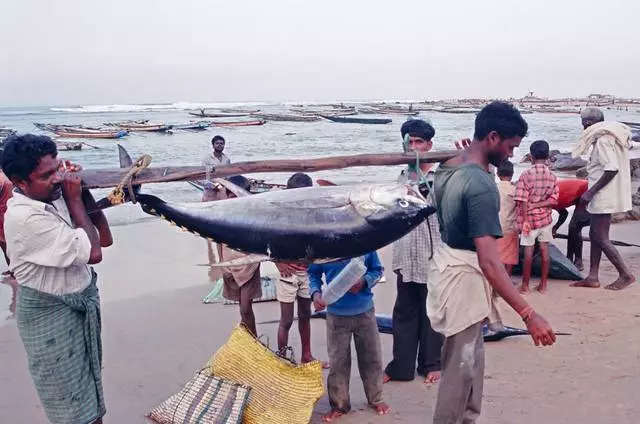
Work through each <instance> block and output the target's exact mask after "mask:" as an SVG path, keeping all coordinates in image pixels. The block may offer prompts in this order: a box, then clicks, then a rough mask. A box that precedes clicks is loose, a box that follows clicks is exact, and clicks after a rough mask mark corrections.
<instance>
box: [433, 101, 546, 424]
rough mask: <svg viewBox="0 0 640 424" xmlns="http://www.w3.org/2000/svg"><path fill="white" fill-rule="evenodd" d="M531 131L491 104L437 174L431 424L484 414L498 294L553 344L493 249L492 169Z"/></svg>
mask: <svg viewBox="0 0 640 424" xmlns="http://www.w3.org/2000/svg"><path fill="white" fill-rule="evenodd" d="M527 130H528V126H527V123H526V121H525V120H524V119H523V118H522V116H521V115H520V112H519V111H518V110H517V109H515V108H514V107H513V106H511V105H510V104H508V103H504V102H493V103H491V104H489V105H487V106H485V107H484V108H483V109H482V110H481V111H480V112H479V113H478V115H477V117H476V121H475V132H474V137H473V142H472V143H471V144H470V145H469V147H468V148H467V149H465V150H464V151H463V152H462V153H461V154H459V155H458V156H456V157H454V158H453V159H451V160H449V161H447V162H445V163H444V164H442V165H440V167H439V168H438V170H437V171H436V173H435V180H434V193H435V199H436V202H437V206H438V212H437V216H438V222H439V224H440V233H441V236H442V241H443V244H442V246H441V247H440V249H438V250H437V251H436V252H435V253H434V257H433V260H432V268H431V270H432V273H433V274H432V275H433V278H430V279H429V282H428V294H427V313H428V315H429V319H430V320H431V325H432V326H433V329H434V330H435V331H437V332H439V333H442V334H443V335H444V336H445V342H444V345H443V347H442V377H441V378H442V379H441V382H440V387H439V389H438V400H437V403H436V408H435V412H434V419H433V422H434V424H452V423H461V422H464V423H466V424H471V423H474V422H475V421H476V419H477V417H478V416H479V415H480V406H481V402H482V385H483V378H484V346H483V337H482V326H483V324H484V322H485V321H486V319H487V317H488V316H489V314H490V310H491V296H492V294H493V290H495V291H496V292H497V293H498V294H499V295H500V296H502V298H503V299H504V300H505V301H506V302H507V303H508V304H509V305H510V306H511V307H512V308H513V309H514V310H515V311H516V312H518V314H519V315H520V316H521V317H522V319H523V320H524V322H525V324H526V326H527V329H528V330H529V332H530V333H531V337H532V338H533V341H534V343H535V344H536V346H538V345H540V344H542V345H543V346H549V345H552V344H553V343H554V342H555V334H554V332H553V330H552V329H551V327H550V326H549V324H548V323H547V321H545V319H544V318H542V317H541V316H540V315H538V314H536V313H535V311H534V310H533V308H532V307H531V306H529V305H528V304H527V302H526V301H525V300H524V298H523V297H522V296H521V295H520V294H519V293H518V291H517V289H516V288H515V287H514V286H513V283H512V282H511V279H510V278H509V276H508V275H507V273H506V271H505V268H504V266H503V265H502V263H501V261H500V255H499V253H498V247H497V243H496V238H499V237H502V230H501V228H500V218H499V211H500V196H499V194H498V190H497V186H496V184H495V182H494V180H493V177H492V175H491V174H490V173H489V171H488V168H489V165H494V166H496V167H498V166H499V165H500V164H501V163H502V161H504V160H506V159H508V158H509V157H511V156H513V149H514V148H515V147H517V146H519V145H520V142H521V140H522V138H523V137H524V136H525V135H526V134H527Z"/></svg>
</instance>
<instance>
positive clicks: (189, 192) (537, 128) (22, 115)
mask: <svg viewBox="0 0 640 424" xmlns="http://www.w3.org/2000/svg"><path fill="white" fill-rule="evenodd" d="M200 107H205V108H209V109H212V110H213V109H216V108H224V107H246V108H249V109H261V110H262V111H263V112H265V113H278V112H282V113H287V112H288V108H289V107H290V106H289V105H287V104H262V103H250V104H249V103H246V104H243V103H233V104H232V103H228V104H213V103H210V104H192V103H186V102H183V103H173V104H160V105H90V106H72V107H34V108H4V109H0V127H9V128H13V129H15V130H17V131H19V132H21V133H25V132H32V133H43V134H48V135H51V134H49V133H45V132H42V131H40V130H38V129H37V128H35V126H34V125H33V123H34V122H42V123H53V124H71V125H79V124H82V125H89V126H90V125H102V124H103V123H105V122H117V121H123V120H130V119H149V120H150V121H152V122H162V123H166V124H179V123H186V122H189V121H190V120H198V118H197V117H194V116H191V115H189V114H188V110H194V109H198V108H200ZM366 116H367V117H374V116H375V115H366ZM523 116H524V117H525V119H526V120H527V122H528V124H529V135H528V137H527V138H525V140H524V141H523V143H522V144H521V146H520V147H519V148H518V149H517V150H516V151H515V153H514V158H513V161H514V163H518V162H519V161H520V159H521V158H522V156H524V154H525V153H527V152H528V148H529V144H530V143H531V142H532V141H534V140H538V139H544V140H547V141H548V142H549V143H550V145H551V147H552V148H555V149H559V150H561V151H569V150H570V149H571V147H572V146H573V144H574V143H575V140H576V139H577V138H578V136H579V134H580V132H581V129H582V128H581V125H580V118H579V116H578V115H576V114H546V113H533V114H525V115H523ZM385 117H388V118H391V119H393V122H392V123H391V124H388V125H359V124H339V123H334V122H329V121H318V122H268V123H267V124H265V125H263V126H255V127H238V128H210V129H207V130H205V131H198V132H189V131H175V132H174V133H173V134H163V133H130V134H129V135H128V136H126V137H124V138H122V139H119V140H118V141H117V142H118V143H120V144H121V145H122V146H124V147H125V148H126V149H127V151H128V152H129V154H130V155H131V157H132V158H134V160H135V158H137V157H138V156H139V155H141V154H150V155H151V156H152V158H153V161H152V165H151V166H158V165H199V164H200V163H201V160H202V158H203V157H204V156H205V155H207V154H209V153H210V150H211V144H210V140H211V138H212V137H213V136H214V135H216V134H220V135H222V136H224V137H225V139H226V148H225V153H226V154H227V155H229V156H230V157H231V160H232V161H233V162H240V161H245V160H261V159H285V158H286V159H297V158H299V159H309V158H318V157H326V156H337V155H353V154H362V153H386V152H388V153H392V152H400V151H402V140H401V138H400V126H401V125H402V123H403V122H404V121H405V120H406V119H407V118H406V117H405V116H400V115H387V116H385ZM418 117H419V118H422V119H428V120H429V121H430V122H431V123H432V124H433V126H434V127H435V129H436V136H435V138H434V150H448V149H452V148H453V142H454V141H456V140H460V139H461V138H465V137H469V138H470V137H471V136H472V134H473V123H474V118H475V115H473V114H444V113H435V112H422V113H421V114H420V115H419V116H418ZM606 118H607V119H617V120H628V121H640V113H638V111H628V112H624V111H614V110H609V111H606ZM238 119H245V118H238ZM80 140H83V141H86V142H87V143H89V144H91V145H93V146H96V147H98V149H92V148H90V147H88V146H83V150H81V151H68V152H67V151H63V152H60V156H61V157H64V158H68V159H71V160H73V161H75V162H77V163H80V164H81V165H83V166H84V167H85V168H105V167H117V166H118V152H117V147H116V141H115V140H100V139H60V141H80ZM525 166H526V165H520V166H518V167H517V171H516V172H521V170H522V169H524V168H525ZM402 168H403V167H402V166H383V167H358V168H347V169H342V170H330V171H321V172H315V173H313V174H311V175H312V177H313V178H314V179H317V178H325V179H329V180H331V181H334V182H336V183H339V184H346V183H355V182H380V181H387V180H389V181H390V180H393V179H395V178H396V176H397V175H398V172H400V170H401V169H402ZM289 175H290V173H286V174H283V173H262V174H251V175H249V176H251V177H254V178H260V179H265V180H267V181H269V182H276V183H284V182H285V181H286V179H287V178H288V177H289ZM143 189H144V190H145V191H146V192H149V193H153V194H156V195H159V196H161V197H163V198H165V199H167V200H172V201H199V200H200V197H201V193H200V192H199V191H198V190H196V189H195V188H193V187H192V186H190V185H189V184H187V183H184V182H180V183H164V184H151V185H148V186H145V187H144V188H143ZM107 192H108V191H107V190H96V192H95V195H96V196H97V197H98V196H101V195H104V194H106V193H107ZM108 215H109V218H110V219H111V220H112V223H113V224H114V225H118V224H126V223H132V222H135V221H138V220H140V219H143V218H144V217H145V215H144V214H143V213H142V212H140V208H138V207H137V206H135V205H125V206H118V207H115V208H112V209H110V210H109V212H108Z"/></svg>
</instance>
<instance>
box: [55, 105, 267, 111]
mask: <svg viewBox="0 0 640 424" xmlns="http://www.w3.org/2000/svg"><path fill="white" fill-rule="evenodd" d="M267 104H268V103H263V102H235V103H191V102H175V103H164V104H162V103H161V104H124V105H87V106H74V107H52V108H51V109H50V110H51V111H52V112H66V113H111V112H113V113H116V112H154V111H166V110H198V109H202V108H204V109H218V108H234V107H243V106H251V107H254V106H264V105H267Z"/></svg>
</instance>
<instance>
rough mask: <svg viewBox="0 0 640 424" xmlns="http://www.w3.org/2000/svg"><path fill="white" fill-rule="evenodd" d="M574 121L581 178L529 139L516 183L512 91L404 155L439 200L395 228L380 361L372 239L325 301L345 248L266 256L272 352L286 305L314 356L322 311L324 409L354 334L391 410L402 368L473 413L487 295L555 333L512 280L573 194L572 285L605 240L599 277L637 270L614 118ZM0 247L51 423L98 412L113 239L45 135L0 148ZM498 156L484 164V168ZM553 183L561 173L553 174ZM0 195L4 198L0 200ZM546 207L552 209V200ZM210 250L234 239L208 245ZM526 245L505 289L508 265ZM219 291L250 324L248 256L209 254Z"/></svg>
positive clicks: (344, 405) (443, 400) (418, 135)
mask: <svg viewBox="0 0 640 424" xmlns="http://www.w3.org/2000/svg"><path fill="white" fill-rule="evenodd" d="M581 117H582V124H583V127H584V132H583V134H582V136H581V138H580V140H579V142H578V146H577V147H576V150H575V151H574V154H575V155H582V154H585V153H586V152H587V151H588V150H589V149H590V150H591V153H590V155H591V156H590V159H589V166H588V172H589V180H588V182H586V183H583V182H578V183H575V182H574V183H566V182H565V180H559V179H558V178H557V177H556V176H555V175H554V174H553V172H552V171H551V170H550V169H549V167H548V166H547V161H548V158H549V144H548V143H547V142H546V141H544V140H537V141H534V142H533V143H532V144H531V145H530V153H531V157H532V165H531V167H530V168H529V169H527V170H526V171H525V172H523V173H522V174H521V175H520V177H519V178H518V180H517V181H516V182H515V183H514V181H513V176H514V166H513V163H511V162H510V161H509V160H508V159H509V158H510V157H512V156H513V150H514V148H516V147H518V146H519V145H520V143H521V141H522V139H523V138H524V137H525V136H526V135H527V132H528V124H527V122H526V121H525V120H524V119H523V117H522V116H521V115H520V113H519V112H518V110H517V109H516V108H514V107H513V106H512V105H510V104H508V103H504V102H493V103H490V104H489V105H487V106H485V107H484V108H483V109H482V110H481V111H480V112H479V113H478V114H477V116H476V119H475V128H474V135H473V140H463V141H462V143H459V144H458V146H459V148H460V153H459V154H458V155H457V156H455V157H453V158H452V159H450V160H448V161H446V162H444V163H440V164H436V165H431V164H427V163H422V164H420V165H418V166H416V165H411V166H408V167H407V169H406V170H404V171H403V172H402V173H401V175H400V176H399V181H401V182H411V183H414V184H417V185H418V186H419V187H420V188H421V192H422V193H423V194H424V196H425V198H426V199H427V201H428V202H431V203H432V205H434V206H436V209H437V212H436V213H435V214H434V215H432V216H430V217H428V218H427V219H426V220H425V221H424V222H423V223H422V224H420V225H419V226H418V227H416V228H415V229H413V230H412V231H411V232H410V233H408V234H407V235H405V236H404V237H402V238H401V239H399V240H397V241H396V242H395V243H393V246H392V250H393V252H392V255H393V259H392V271H393V272H394V273H395V275H396V289H397V291H396V300H395V305H394V308H393V315H392V318H393V352H392V359H391V361H390V362H389V363H388V364H387V365H386V366H384V364H383V361H382V351H381V344H380V337H379V333H378V328H377V323H376V316H375V306H374V290H373V289H374V287H375V285H376V284H377V283H378V281H379V280H380V278H381V277H382V275H383V272H384V268H383V266H382V264H381V261H380V258H379V257H378V254H377V253H376V252H370V253H368V254H367V255H365V256H364V257H363V258H362V259H363V262H364V265H365V268H366V271H365V273H364V275H363V277H362V278H361V279H360V280H359V281H357V282H356V283H355V284H354V285H353V286H352V287H351V289H350V290H349V291H348V292H347V293H346V294H344V296H342V297H341V298H340V299H338V300H337V301H335V302H332V303H329V304H327V302H326V301H325V299H324V297H323V293H324V288H325V287H326V286H327V285H330V284H331V283H332V281H333V280H334V278H335V277H336V276H337V275H338V274H339V273H340V272H341V271H342V270H343V269H344V268H345V267H346V266H347V265H348V264H349V262H350V259H345V260H340V261H336V262H333V263H328V264H311V265H309V266H307V265H301V264H297V263H278V264H276V266H277V268H278V270H279V272H280V279H279V280H278V282H277V287H276V288H277V300H278V302H279V303H280V312H281V318H280V325H279V327H278V352H279V354H281V355H283V356H284V355H285V354H286V351H287V349H288V346H289V332H290V328H291V326H292V324H293V321H294V307H295V304H296V303H297V306H298V330H299V333H300V338H301V344H302V351H301V357H300V360H301V362H303V363H305V362H310V361H314V360H316V359H315V357H314V355H313V354H312V349H311V337H310V335H311V328H310V316H311V312H312V311H311V310H312V305H313V306H314V308H315V310H316V311H320V310H325V309H326V312H327V322H326V338H327V352H326V354H327V356H328V359H329V361H328V363H323V365H324V367H325V368H329V374H328V378H327V392H328V397H329V403H330V406H331V410H330V411H328V412H327V413H326V414H324V415H323V417H322V419H323V421H325V422H330V421H333V420H336V419H338V418H339V417H340V416H342V415H344V414H346V413H348V412H349V411H350V410H351V402H350V396H349V385H350V378H351V340H352V339H353V340H354V343H355V348H356V357H357V362H358V368H359V371H360V377H361V379H362V383H363V386H364V391H365V394H366V398H367V402H368V404H369V405H370V406H371V408H373V409H374V410H375V412H376V413H378V414H380V415H384V414H387V413H388V412H389V411H390V407H389V405H388V404H387V403H386V402H385V401H384V399H383V385H384V383H387V382H389V381H410V380H413V379H414V378H415V375H416V374H418V375H420V376H422V378H423V379H424V381H425V383H427V384H433V383H436V382H439V386H438V396H437V401H436V406H435V412H434V416H433V421H432V422H434V423H436V424H453V423H463V422H464V423H473V422H475V421H476V419H477V417H478V416H479V415H480V411H481V403H482V393H483V380H484V345H483V333H482V328H483V325H484V324H485V323H488V324H489V325H490V328H492V329H496V328H498V329H499V328H500V326H501V325H502V320H501V317H500V312H499V310H498V308H497V306H496V300H497V298H498V297H502V298H503V299H504V301H505V302H506V303H507V304H508V305H509V306H510V307H511V308H513V309H514V310H515V311H516V312H517V313H518V315H519V316H520V317H521V318H522V320H523V322H524V324H525V325H526V327H527V329H528V330H529V333H530V334H531V337H532V339H533V341H534V343H535V345H536V346H538V345H543V346H549V345H552V344H553V343H554V342H555V334H554V331H553V330H552V328H551V326H550V325H549V324H548V323H547V321H546V320H545V319H544V318H543V317H542V316H540V315H539V314H537V313H536V312H535V310H534V309H533V307H532V306H531V305H530V304H529V303H527V301H526V300H525V298H524V297H523V296H522V294H524V293H528V292H529V282H530V279H531V268H532V258H533V254H534V249H535V246H538V247H539V250H540V255H541V258H542V266H541V276H540V283H539V284H538V286H537V290H538V291H539V292H542V293H544V292H545V291H547V289H548V285H547V276H548V270H549V253H548V252H549V249H548V244H549V243H550V242H551V241H552V240H553V238H554V236H555V235H556V232H557V230H558V228H559V227H560V226H561V225H562V224H563V223H564V222H565V221H566V219H567V217H568V211H567V208H569V207H575V210H574V213H573V216H572V218H571V222H570V224H569V241H568V252H567V255H568V257H569V258H570V259H571V260H573V261H574V263H575V264H576V266H579V267H580V266H582V237H581V229H582V228H583V227H584V226H586V225H590V239H591V255H590V259H591V260H590V270H589V274H588V276H587V277H586V278H585V279H584V280H583V281H579V282H577V283H575V284H574V285H575V286H577V287H599V285H600V283H599V273H598V271H599V263H600V259H601V255H602V253H604V254H605V255H606V256H607V258H608V259H609V260H610V261H611V263H612V264H613V265H614V266H615V267H616V269H617V270H618V272H619V274H620V275H619V278H618V279H617V280H616V281H615V282H613V283H612V284H610V285H608V286H607V288H609V289H615V290H617V289H622V288H624V287H627V286H628V285H630V284H631V283H633V282H634V281H635V278H634V277H633V275H632V274H631V273H630V271H629V269H628V267H627V266H626V265H625V263H624V261H623V260H622V259H621V257H620V254H619V252H618V251H617V250H616V249H615V247H614V246H613V244H611V242H610V240H609V235H608V234H609V226H610V223H611V215H612V214H613V213H616V212H624V211H626V210H629V209H631V185H630V171H629V158H628V148H629V137H627V134H626V132H625V128H624V126H622V125H620V124H618V123H615V122H608V121H604V116H603V114H602V112H601V111H600V110H599V109H594V108H587V109H585V110H583V111H582V114H581ZM400 132H401V136H402V146H403V149H404V150H405V151H408V152H428V151H429V150H431V149H432V147H433V138H434V136H435V129H434V128H433V126H432V125H431V124H430V123H428V122H426V121H423V120H420V119H411V120H409V121H407V122H405V123H404V124H403V125H402V128H401V131H400ZM224 147H225V140H224V138H223V137H221V136H216V137H214V138H213V140H212V153H211V154H209V155H207V156H206V157H205V158H204V160H203V165H204V166H207V167H208V168H211V169H212V167H215V166H218V165H225V164H229V163H231V161H230V159H229V157H228V156H227V155H226V154H224V152H223V151H224ZM1 166H2V170H3V174H2V175H0V182H1V183H2V184H1V186H0V190H1V191H0V199H2V205H1V206H2V208H3V209H2V212H4V213H3V214H2V219H3V225H2V228H3V230H4V231H3V238H2V240H0V241H1V242H2V244H1V245H2V248H3V251H4V253H5V256H6V258H7V263H8V265H9V271H8V272H9V273H10V274H11V275H12V276H13V278H15V281H16V282H17V284H18V286H19V288H18V295H17V301H16V321H17V324H18V330H19V333H20V336H21V338H22V341H23V343H24V347H25V351H26V354H27V359H28V364H29V372H30V375H31V378H32V380H33V383H34V385H35V387H36V390H37V393H38V396H39V398H40V401H41V403H42V405H43V408H44V411H45V413H46V415H47V417H48V419H49V420H50V421H51V422H52V423H67V424H68V423H94V424H101V423H102V417H103V416H104V414H105V412H106V407H105V401H104V396H103V394H102V393H103V390H102V378H101V363H102V350H101V335H100V303H99V298H98V296H97V285H96V283H97V274H96V272H95V271H94V270H93V268H92V267H91V265H93V264H96V263H99V262H100V261H101V259H102V249H103V248H106V247H108V246H110V245H111V244H112V243H113V240H112V237H111V233H110V230H109V225H108V223H107V220H106V218H105V216H104V214H103V213H102V212H101V211H100V210H99V209H98V208H97V206H96V203H95V200H94V199H93V197H92V196H91V193H90V192H89V191H88V190H85V189H82V186H81V181H80V177H79V176H78V172H77V171H79V170H80V169H81V168H80V167H79V166H78V165H76V164H72V163H69V162H62V161H60V160H59V159H58V157H57V151H56V145H55V143H54V142H53V141H52V140H51V139H50V138H48V137H45V136H36V135H31V134H26V135H19V136H13V137H12V138H10V139H9V140H7V142H6V143H5V146H4V151H3V155H2V159H1ZM494 168H495V170H496V173H497V181H496V175H494V174H493V170H494ZM228 181H229V182H231V183H233V184H209V185H205V190H204V194H203V198H202V200H203V201H219V200H223V199H228V198H233V197H237V196H240V195H249V194H248V192H249V190H250V182H249V180H248V179H247V178H245V177H243V176H236V177H231V178H229V179H228ZM312 185H313V181H312V179H311V178H310V177H309V176H308V175H306V174H302V173H297V174H294V175H292V176H291V177H290V178H289V180H288V181H287V187H286V189H287V190H293V189H300V188H302V187H309V186H312ZM563 187H564V188H563ZM5 204H6V208H5V206H4V205H5ZM553 210H557V211H558V212H559V219H558V221H557V222H556V223H555V225H554V223H553V214H552V211H553ZM217 247H218V258H219V260H220V261H222V262H224V261H228V260H233V259H236V258H239V257H241V256H242V255H243V254H242V253H240V252H237V251H234V250H232V249H229V248H227V247H226V246H222V245H218V246H217ZM520 247H522V248H523V250H524V261H523V267H522V283H521V284H520V287H519V290H518V287H517V284H514V282H513V280H512V277H511V273H512V268H513V266H514V265H516V264H518V263H519V262H520V260H519V257H520V255H519V251H520ZM222 277H223V284H224V288H223V296H224V297H225V298H226V299H229V300H233V301H237V302H238V303H239V309H240V319H241V322H242V323H243V324H244V325H245V326H246V328H247V329H248V330H249V331H250V332H251V333H253V334H254V335H257V334H258V332H257V329H256V320H255V315H254V312H253V307H252V304H253V301H254V300H256V299H259V298H260V297H261V296H262V285H261V278H260V264H259V263H251V264H245V265H239V266H227V267H223V269H222Z"/></svg>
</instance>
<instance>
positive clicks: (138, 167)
mask: <svg viewBox="0 0 640 424" xmlns="http://www.w3.org/2000/svg"><path fill="white" fill-rule="evenodd" d="M150 164H151V155H142V156H140V157H139V158H138V160H136V161H135V162H134V163H133V165H131V168H129V171H127V173H126V174H125V175H124V177H122V181H120V184H118V185H117V186H116V187H115V188H114V189H113V191H112V192H111V193H110V194H109V195H108V196H107V199H109V202H110V203H111V204H112V205H119V204H122V203H124V202H125V192H124V188H125V186H126V188H127V192H128V193H127V194H128V195H129V197H130V198H131V202H132V203H134V204H135V203H136V195H135V191H134V189H133V179H134V178H135V176H136V175H138V172H140V171H142V170H143V169H145V168H147V167H148V166H149V165H150Z"/></svg>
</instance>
